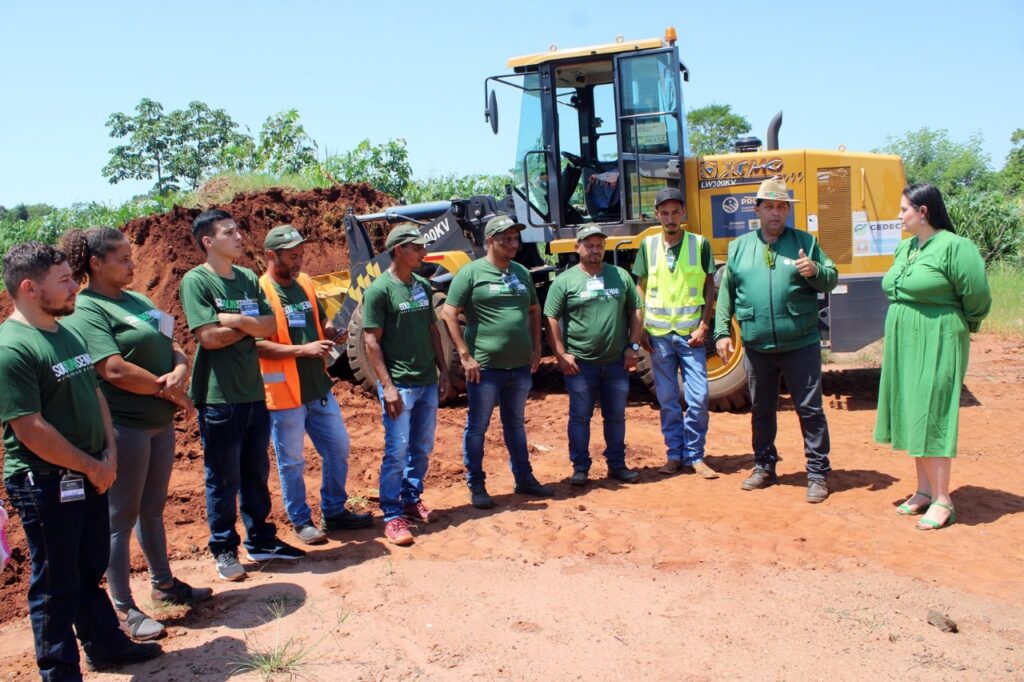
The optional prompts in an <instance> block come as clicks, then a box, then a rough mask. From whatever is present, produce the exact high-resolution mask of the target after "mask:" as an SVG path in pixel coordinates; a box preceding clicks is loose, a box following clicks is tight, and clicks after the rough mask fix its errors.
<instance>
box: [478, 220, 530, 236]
mask: <svg viewBox="0 0 1024 682" xmlns="http://www.w3.org/2000/svg"><path fill="white" fill-rule="evenodd" d="M512 228H515V229H517V230H519V231H520V232H522V231H523V230H525V229H526V225H523V224H522V223H517V222H516V221H514V220H512V218H510V217H509V216H507V215H496V216H494V217H493V218H491V219H490V220H488V221H487V226H486V227H485V228H484V239H487V238H488V237H493V236H494V235H496V234H498V233H499V232H504V231H505V230H511V229H512Z"/></svg>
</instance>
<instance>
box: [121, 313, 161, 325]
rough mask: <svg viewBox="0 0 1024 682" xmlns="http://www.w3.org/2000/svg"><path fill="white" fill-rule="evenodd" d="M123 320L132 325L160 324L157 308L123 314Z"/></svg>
mask: <svg viewBox="0 0 1024 682" xmlns="http://www.w3.org/2000/svg"><path fill="white" fill-rule="evenodd" d="M124 321H125V322H127V323H128V324H130V325H131V326H133V327H138V326H139V325H141V324H149V323H151V324H155V325H159V324H160V311H159V310H156V309H154V310H147V311H146V312H144V313H142V314H140V315H125V316H124Z"/></svg>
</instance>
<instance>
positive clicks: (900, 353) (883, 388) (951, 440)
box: [875, 183, 992, 530]
mask: <svg viewBox="0 0 1024 682" xmlns="http://www.w3.org/2000/svg"><path fill="white" fill-rule="evenodd" d="M900 218H901V219H902V221H903V230H904V231H905V232H910V233H911V234H913V235H914V236H913V237H911V238H910V239H906V240H904V241H902V242H901V243H900V245H899V247H897V249H896V254H895V256H894V259H893V264H892V268H890V270H889V272H888V273H886V275H885V278H884V279H883V280H882V288H883V289H884V290H885V294H886V296H887V297H888V298H889V312H888V314H887V315H886V318H885V352H884V356H883V359H882V379H881V383H880V385H879V388H878V417H877V420H876V422H875V440H876V441H878V442H879V443H890V444H892V447H893V449H895V450H905V451H906V452H907V454H909V455H911V456H912V457H914V458H915V462H916V464H917V492H915V493H914V494H913V495H912V496H911V497H910V498H909V499H908V500H907V501H906V502H904V503H903V504H901V505H900V506H899V507H898V508H897V513H899V514H904V515H916V514H921V513H925V515H924V517H923V518H922V519H921V520H920V521H919V522H918V524H917V528H918V529H919V530H936V529H939V528H942V527H944V526H948V525H951V524H953V523H955V522H956V510H955V509H954V508H953V503H952V500H951V499H950V497H949V478H950V470H951V468H952V461H953V458H954V457H956V440H957V427H958V422H959V410H960V388H961V386H962V385H963V380H964V375H965V374H966V372H967V358H968V354H969V351H970V345H971V332H976V331H978V329H979V327H980V326H981V321H982V319H984V317H985V316H986V315H988V312H989V308H990V307H991V305H992V297H991V295H990V294H989V289H988V281H987V280H986V279H985V263H984V261H983V260H982V258H981V255H980V254H979V253H978V249H977V247H976V246H974V244H973V243H972V242H971V241H970V240H968V239H965V238H964V237H960V236H957V235H956V234H955V233H954V229H953V224H952V223H951V222H950V220H949V215H948V214H947V213H946V206H945V203H944V202H943V201H942V194H941V193H940V192H939V190H938V189H936V188H935V187H934V186H933V185H929V184H925V183H919V184H914V185H910V186H908V187H907V188H906V189H904V190H903V196H902V197H901V198H900Z"/></svg>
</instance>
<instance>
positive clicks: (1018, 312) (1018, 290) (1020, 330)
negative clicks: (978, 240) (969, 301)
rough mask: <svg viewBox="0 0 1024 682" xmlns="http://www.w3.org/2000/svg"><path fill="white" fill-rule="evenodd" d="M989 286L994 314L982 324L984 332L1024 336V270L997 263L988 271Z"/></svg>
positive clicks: (990, 314)
mask: <svg viewBox="0 0 1024 682" xmlns="http://www.w3.org/2000/svg"><path fill="white" fill-rule="evenodd" d="M988 285H989V288H990V289H991V290H992V312H991V313H989V316H988V317H987V318H985V321H984V322H982V325H981V329H982V331H990V332H995V333H997V334H1003V335H1005V336H1024V269H1021V268H1020V267H1015V266H1013V265H1010V264H1005V263H996V264H995V265H993V266H992V267H991V268H989V270H988Z"/></svg>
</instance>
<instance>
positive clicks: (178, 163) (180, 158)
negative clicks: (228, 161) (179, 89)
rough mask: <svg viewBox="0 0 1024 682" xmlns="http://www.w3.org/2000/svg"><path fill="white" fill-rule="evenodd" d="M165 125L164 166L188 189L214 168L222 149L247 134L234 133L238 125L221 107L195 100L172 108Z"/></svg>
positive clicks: (237, 141) (240, 141)
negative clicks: (167, 143) (167, 146)
mask: <svg viewBox="0 0 1024 682" xmlns="http://www.w3.org/2000/svg"><path fill="white" fill-rule="evenodd" d="M166 125H167V127H168V129H169V131H170V132H171V134H172V136H173V137H172V141H173V144H172V147H171V149H170V156H169V160H168V164H167V167H168V169H169V170H170V172H171V174H172V175H174V176H175V177H177V178H180V179H181V180H183V181H185V182H186V183H187V184H188V186H189V188H190V189H197V188H198V187H199V183H200V181H201V180H202V178H203V177H204V176H205V175H207V174H208V173H210V172H211V171H213V170H216V169H217V167H218V166H219V165H220V162H221V159H222V158H223V155H224V150H225V149H228V148H230V147H233V146H236V145H239V144H244V142H243V141H242V139H243V138H245V137H247V136H246V135H243V134H241V133H239V132H237V128H238V124H237V123H235V122H234V121H233V120H231V116H229V115H228V113H227V112H226V111H225V110H223V109H211V108H210V106H209V105H208V104H206V103H204V102H198V101H196V102H189V104H188V107H187V108H185V109H179V110H175V111H172V112H171V113H170V114H168V115H167V118H166Z"/></svg>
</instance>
